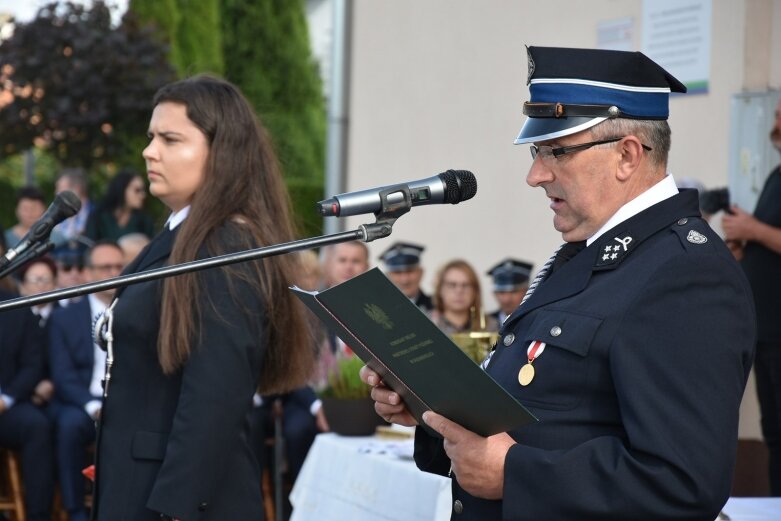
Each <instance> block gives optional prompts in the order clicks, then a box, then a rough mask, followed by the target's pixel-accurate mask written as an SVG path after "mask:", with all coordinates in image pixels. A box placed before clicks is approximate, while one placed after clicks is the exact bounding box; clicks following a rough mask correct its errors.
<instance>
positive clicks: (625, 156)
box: [616, 135, 647, 181]
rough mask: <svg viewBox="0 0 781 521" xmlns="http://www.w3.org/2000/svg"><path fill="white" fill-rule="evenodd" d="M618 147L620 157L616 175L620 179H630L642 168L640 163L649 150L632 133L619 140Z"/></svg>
mask: <svg viewBox="0 0 781 521" xmlns="http://www.w3.org/2000/svg"><path fill="white" fill-rule="evenodd" d="M617 148H618V153H619V154H620V157H619V159H618V165H617V166H616V176H617V178H618V180H619V181H628V180H629V178H630V177H632V174H634V173H635V172H636V171H637V170H638V169H639V168H640V163H641V162H642V160H643V158H644V155H645V154H646V153H647V152H646V150H645V149H644V148H643V144H642V142H641V141H640V140H639V139H638V138H637V137H636V136H631V135H630V136H626V137H625V138H624V139H622V140H621V141H619V142H618V146H617Z"/></svg>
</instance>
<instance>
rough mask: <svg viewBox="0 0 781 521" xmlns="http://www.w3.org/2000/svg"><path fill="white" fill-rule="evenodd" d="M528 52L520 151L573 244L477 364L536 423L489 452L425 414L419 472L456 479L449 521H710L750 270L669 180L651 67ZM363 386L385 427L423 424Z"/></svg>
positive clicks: (723, 491) (749, 315)
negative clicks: (526, 149)
mask: <svg viewBox="0 0 781 521" xmlns="http://www.w3.org/2000/svg"><path fill="white" fill-rule="evenodd" d="M528 54H529V78H528V83H529V90H530V94H531V100H530V101H529V102H527V103H525V104H524V113H525V114H526V115H527V119H526V121H525V123H524V125H523V127H522V128H521V131H520V134H519V136H518V137H517V139H516V141H515V142H516V143H517V144H521V145H528V146H530V147H531V153H532V158H533V159H534V161H533V162H532V165H531V168H530V170H529V172H528V174H527V176H526V182H527V183H528V184H529V185H530V186H531V187H533V188H538V189H541V190H539V191H538V192H539V195H540V196H541V195H543V194H542V192H544V196H545V197H547V198H548V200H549V202H550V208H551V210H552V212H553V227H554V228H555V230H556V231H557V232H558V233H560V234H561V236H562V238H563V240H564V241H565V243H564V245H563V247H562V248H561V249H560V250H559V251H558V253H556V254H555V256H554V257H552V258H551V261H549V262H548V263H546V264H545V265H544V266H543V267H542V268H541V269H540V271H539V272H538V273H537V275H536V276H535V277H534V279H533V280H532V282H531V283H530V285H529V290H528V292H527V293H526V295H525V297H524V300H523V301H522V303H521V305H520V306H519V307H518V309H516V310H515V311H514V312H513V313H512V314H511V315H510V316H509V318H508V319H507V320H506V321H505V322H504V324H503V325H502V327H501V329H500V330H499V342H498V343H497V345H496V347H495V349H494V351H493V352H492V353H491V354H490V355H489V358H488V359H487V360H486V361H485V362H484V364H483V366H484V367H485V370H486V371H487V372H488V374H490V375H491V377H493V378H494V380H496V382H498V383H499V384H500V385H501V386H502V387H504V388H505V389H506V390H507V392H509V393H510V394H512V395H513V396H514V397H515V398H516V399H517V400H518V401H519V402H521V403H522V404H523V405H525V406H526V407H527V408H528V409H529V410H530V411H531V412H532V413H533V414H534V415H535V416H536V417H537V418H538V420H539V421H538V422H536V423H533V424H531V425H528V426H526V427H523V428H519V429H517V430H513V431H510V432H503V433H499V434H496V435H493V436H490V437H487V438H484V437H481V436H478V435H477V434H475V433H473V432H470V431H468V430H466V429H465V428H463V427H462V426H460V425H458V424H456V423H454V422H452V421H450V420H449V419H447V418H445V417H443V416H441V415H438V414H436V412H435V411H428V412H426V413H424V414H423V418H422V420H423V421H425V422H426V423H427V424H428V425H429V426H430V427H431V428H432V429H433V430H434V431H436V432H438V433H439V434H440V435H441V436H442V437H443V439H440V438H436V437H433V436H431V435H429V434H428V433H426V432H425V431H424V430H423V429H417V432H416V440H415V459H416V462H417V464H418V466H419V467H420V468H421V469H423V470H426V471H429V472H436V473H440V474H445V475H447V474H448V473H449V474H450V475H451V476H452V478H453V480H452V484H453V512H454V519H463V520H477V519H479V520H500V519H514V520H518V521H526V520H538V519H545V520H546V521H561V520H573V519H578V520H581V521H584V520H599V521H610V520H616V521H618V520H621V521H623V520H627V519H632V520H634V521H643V520H648V521H650V520H659V519H676V520H683V519H691V520H695V519H697V520H706V519H715V518H716V516H717V515H718V513H719V510H720V508H721V507H722V506H723V505H724V503H725V502H726V501H727V499H728V497H729V494H730V486H731V481H732V474H733V468H734V462H735V452H736V448H737V436H738V409H739V406H740V401H741V398H742V396H743V390H744V387H745V383H746V378H747V377H748V373H749V369H750V367H751V361H752V358H753V355H754V342H755V338H756V328H755V317H754V306H753V301H752V297H751V291H750V288H749V286H748V283H747V281H746V278H745V277H744V275H743V273H742V272H741V270H740V267H739V266H738V264H737V263H736V261H735V259H734V258H733V257H732V255H731V254H730V252H729V250H728V249H727V247H726V246H725V244H724V242H723V241H722V240H721V239H720V237H719V236H718V235H717V234H716V233H714V232H713V230H711V228H710V227H709V226H708V224H707V222H705V221H704V220H703V219H702V218H701V217H700V211H699V207H698V197H697V193H696V191H681V192H679V191H678V189H677V188H676V185H675V182H674V180H673V178H672V176H671V175H669V174H668V173H667V160H668V151H669V148H670V127H669V125H668V123H667V121H666V120H667V117H668V112H669V108H668V104H669V101H668V98H669V94H670V93H671V92H685V90H686V88H685V87H684V85H682V84H681V83H680V82H679V81H678V80H676V79H675V78H674V77H673V76H672V75H670V74H669V73H668V72H667V71H665V70H664V69H662V67H660V66H659V65H658V64H656V63H655V62H653V61H652V60H650V59H649V58H647V57H646V56H645V55H643V54H642V53H637V52H622V51H608V50H593V49H567V48H551V47H529V48H528ZM679 103H682V104H683V103H686V100H685V99H680V100H679ZM522 232H523V230H517V231H515V230H513V231H512V233H517V234H521V233H522ZM361 374H362V378H363V379H364V381H366V382H367V383H369V384H370V385H373V386H374V388H373V389H372V396H373V398H374V399H375V401H376V402H377V403H376V404H375V408H376V410H377V412H378V414H380V415H381V416H383V417H384V418H386V419H387V420H390V421H393V422H397V423H401V424H403V425H414V424H416V420H415V418H414V417H412V416H411V415H410V414H409V412H408V411H407V409H406V407H405V406H404V404H403V402H401V401H400V398H399V395H398V394H397V393H395V392H393V391H392V390H390V389H388V388H386V387H385V386H384V385H382V384H381V382H380V381H379V379H378V375H377V374H376V373H373V372H372V371H370V370H369V369H368V368H364V369H362V371H361Z"/></svg>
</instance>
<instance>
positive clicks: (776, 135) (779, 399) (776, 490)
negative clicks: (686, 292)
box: [721, 100, 781, 496]
mask: <svg viewBox="0 0 781 521" xmlns="http://www.w3.org/2000/svg"><path fill="white" fill-rule="evenodd" d="M770 143H771V145H772V146H773V148H775V149H776V150H777V151H779V152H781V100H779V102H778V105H777V106H776V119H775V123H774V124H773V128H772V129H771V131H770ZM780 201H781V165H778V166H776V167H775V168H774V169H773V171H772V172H770V175H769V176H768V178H767V180H766V181H765V186H764V187H763V188H762V192H761V193H760V194H759V200H758V201H757V206H756V208H755V209H754V214H753V215H751V214H749V213H748V212H746V211H745V210H743V209H741V208H739V207H738V206H736V205H733V206H732V208H731V211H732V213H725V214H724V216H723V217H722V220H721V224H722V228H723V229H724V235H725V239H726V240H727V244H728V245H729V246H730V247H731V249H732V252H733V254H734V255H735V257H736V258H737V259H738V260H740V265H741V266H742V267H743V271H744V272H745V274H746V276H747V277H748V280H749V283H750V284H751V289H752V292H753V294H754V304H755V305H756V308H757V354H756V358H755V360H754V377H755V379H756V386H757V397H758V398H759V411H760V414H761V422H762V436H763V438H764V439H765V444H767V448H768V463H769V466H768V471H769V476H770V494H771V495H772V496H781V321H780V320H779V311H781V202H780Z"/></svg>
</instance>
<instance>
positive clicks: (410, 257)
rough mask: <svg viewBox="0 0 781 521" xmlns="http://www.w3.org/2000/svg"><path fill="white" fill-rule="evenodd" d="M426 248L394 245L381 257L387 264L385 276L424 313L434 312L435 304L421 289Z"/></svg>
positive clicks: (405, 243) (406, 244) (402, 244)
mask: <svg viewBox="0 0 781 521" xmlns="http://www.w3.org/2000/svg"><path fill="white" fill-rule="evenodd" d="M423 250H425V248H424V247H423V246H418V245H417V244H411V243H408V242H397V243H395V244H392V245H391V246H390V247H389V248H388V249H387V250H385V251H384V252H383V253H382V255H381V256H380V260H382V261H383V263H384V264H385V274H386V275H387V276H388V278H389V279H390V280H391V282H393V283H394V284H395V285H396V286H397V287H398V288H399V289H400V290H401V292H402V293H404V294H405V295H406V296H407V298H409V299H410V300H411V301H412V302H413V303H414V304H415V305H416V306H418V307H419V308H420V309H421V310H423V311H432V310H433V309H434V303H433V301H432V300H431V297H429V296H428V295H426V294H425V293H424V292H423V290H422V289H420V280H421V279H422V278H423V268H422V267H421V266H420V255H421V253H423Z"/></svg>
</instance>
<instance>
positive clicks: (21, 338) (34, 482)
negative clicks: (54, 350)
mask: <svg viewBox="0 0 781 521" xmlns="http://www.w3.org/2000/svg"><path fill="white" fill-rule="evenodd" d="M11 297H12V295H9V294H7V293H3V292H0V300H7V299H9V298H11ZM43 371H44V339H43V335H42V333H41V329H40V328H39V327H38V324H37V323H36V320H35V317H34V316H33V314H32V313H30V310H29V309H14V310H10V311H3V312H2V313H0V446H2V447H5V448H9V449H12V450H15V451H18V452H19V454H20V456H21V470H22V484H23V485H24V503H25V509H26V511H27V521H51V504H52V497H53V494H54V453H53V443H52V432H51V431H52V429H51V424H50V423H49V419H48V418H47V416H46V414H45V412H44V411H43V409H41V408H40V407H37V406H36V405H34V404H33V403H32V396H33V392H34V390H35V386H36V384H37V383H38V382H40V381H41V379H42V377H43Z"/></svg>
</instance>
